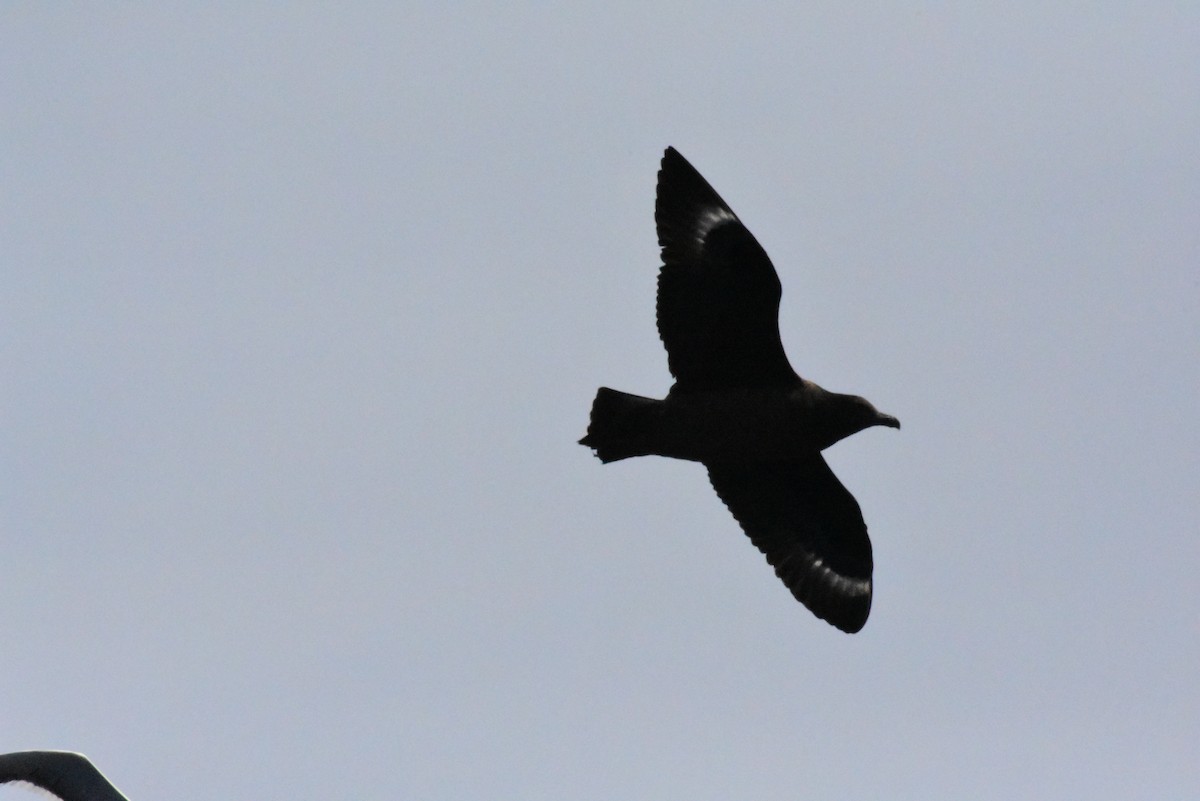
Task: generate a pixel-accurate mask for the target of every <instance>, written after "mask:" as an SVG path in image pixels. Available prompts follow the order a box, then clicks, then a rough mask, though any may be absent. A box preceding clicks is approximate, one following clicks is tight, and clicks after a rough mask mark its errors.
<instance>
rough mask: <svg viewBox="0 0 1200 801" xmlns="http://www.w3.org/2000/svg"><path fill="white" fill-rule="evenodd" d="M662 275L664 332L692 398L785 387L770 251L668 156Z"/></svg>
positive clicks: (658, 214)
mask: <svg viewBox="0 0 1200 801" xmlns="http://www.w3.org/2000/svg"><path fill="white" fill-rule="evenodd" d="M654 221H655V223H656V225H657V227H658V243H659V245H660V246H661V247H662V260H663V266H662V270H661V272H660V273H659V275H658V333H659V336H660V337H662V341H663V344H664V345H665V346H666V348H667V361H668V364H669V365H670V368H671V374H672V375H674V376H675V378H676V380H677V381H678V383H679V385H680V386H681V387H683V388H687V389H716V388H725V387H738V386H788V385H790V384H794V383H795V382H796V381H797V380H798V379H797V377H796V373H795V371H794V370H792V367H791V365H789V364H788V360H787V356H786V355H784V352H783V344H782V343H781V342H780V339H779V297H780V285H779V277H778V276H777V275H776V274H775V268H774V266H772V264H771V260H770V259H769V258H767V254H766V251H764V250H763V249H762V246H761V245H759V244H758V241H757V240H755V238H754V235H753V234H751V233H750V231H749V230H747V228H746V226H744V225H742V223H741V221H740V220H739V219H738V218H737V215H735V214H734V213H733V211H732V210H731V209H730V208H729V206H728V205H726V203H725V201H723V200H721V197H720V195H718V194H717V193H716V192H715V191H714V190H713V188H712V187H711V186H709V184H708V181H705V180H704V178H703V177H702V176H701V175H700V173H698V172H696V169H695V168H694V167H693V166H692V165H691V164H689V163H688V162H687V160H686V159H684V157H683V156H681V155H679V153H678V151H676V150H675V149H674V148H667V152H666V154H665V155H664V156H663V160H662V169H660V170H659V172H658V197H657V201H656V203H655V207H654Z"/></svg>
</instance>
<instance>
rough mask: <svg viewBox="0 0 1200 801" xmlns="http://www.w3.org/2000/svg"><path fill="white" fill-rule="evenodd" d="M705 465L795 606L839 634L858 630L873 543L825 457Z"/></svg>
mask: <svg viewBox="0 0 1200 801" xmlns="http://www.w3.org/2000/svg"><path fill="white" fill-rule="evenodd" d="M705 466H706V467H707V468H708V477H709V480H711V481H712V485H713V488H714V489H716V491H717V494H718V495H719V496H721V500H722V501H724V502H725V505H726V506H728V507H729V511H730V512H732V513H733V516H734V517H735V518H737V521H738V523H740V524H741V526H742V528H743V529H744V530H745V532H746V534H748V535H749V536H750V539H751V541H753V542H754V544H755V545H756V546H757V547H758V549H759V550H760V551H762V552H763V553H764V554H766V557H767V561H768V562H770V563H771V565H772V566H774V568H775V575H777V576H779V578H780V579H782V580H783V583H784V584H786V585H787V588H788V589H789V590H791V591H792V595H794V596H796V600H798V601H800V603H802V604H804V605H805V606H807V607H808V608H809V610H811V611H812V613H813V614H815V615H816V616H817V617H819V618H821V619H822V620H825V621H828V622H829V623H831V624H833V625H834V626H837V627H838V628H839V629H841V630H842V631H846V632H850V633H853V632H856V631H858V630H859V629H861V628H862V627H863V626H864V625H865V624H866V622H867V615H868V614H869V613H870V611H871V568H872V560H871V541H870V540H869V539H868V538H867V525H866V523H865V522H863V517H862V512H861V511H860V510H859V507H858V502H857V501H855V500H854V496H853V495H851V494H850V492H849V490H847V489H846V488H845V487H844V486H842V482H840V481H838V479H837V476H835V475H834V474H833V471H832V470H830V469H829V465H828V464H826V462H825V459H824V458H823V457H822V456H821V455H820V454H819V453H817V454H813V455H812V456H809V457H805V458H804V459H801V460H791V461H786V462H763V463H755V464H749V465H747V464H725V463H706V465H705Z"/></svg>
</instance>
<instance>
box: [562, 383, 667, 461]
mask: <svg viewBox="0 0 1200 801" xmlns="http://www.w3.org/2000/svg"><path fill="white" fill-rule="evenodd" d="M660 404H662V401H659V400H654V399H653V398H644V397H642V396H641V395H631V394H629V393H628V392H618V391H617V390H615V389H609V388H608V387H601V388H600V389H599V390H598V391H597V392H596V400H594V401H592V418H591V422H590V423H589V425H588V430H587V436H585V437H584V438H583V439H581V440H579V444H580V445H586V446H588V447H589V448H591V449H593V450H594V451H595V452H596V456H598V457H600V461H602V462H605V463H608V462H615V461H617V460H618V459H628V458H629V457H631V456H647V455H649V454H651V453H653V452H654V450H653V434H654V426H655V416H656V414H657V412H658V408H659V406H660Z"/></svg>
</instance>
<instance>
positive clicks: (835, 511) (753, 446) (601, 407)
mask: <svg viewBox="0 0 1200 801" xmlns="http://www.w3.org/2000/svg"><path fill="white" fill-rule="evenodd" d="M655 222H656V223H657V227H658V238H659V244H660V245H661V247H662V258H663V266H662V269H661V271H660V273H659V279H658V304H657V308H658V330H659V335H660V336H661V338H662V340H663V344H664V345H665V346H666V348H667V358H668V364H669V366H670V369H671V373H672V374H673V375H674V376H675V384H674V386H673V387H672V388H671V391H670V392H669V393H668V394H667V397H666V398H664V399H663V400H656V399H653V398H645V397H642V396H639V395H631V394H629V393H626V392H619V391H617V390H613V389H608V388H606V387H605V388H601V389H600V390H599V392H598V393H597V394H596V400H595V402H594V403H593V405H592V415H591V423H590V424H589V426H588V432H587V436H585V437H584V438H583V439H582V440H580V442H581V443H582V444H584V445H587V446H589V447H591V448H593V449H594V450H595V451H596V455H597V456H599V457H600V459H601V460H602V461H604V462H612V461H617V460H620V459H625V458H629V457H632V456H648V455H657V456H667V457H671V458H676V459H686V460H690V461H697V462H701V463H703V464H704V465H705V466H706V467H707V468H708V473H709V479H710V480H711V482H712V484H713V487H714V488H715V489H716V490H717V494H718V495H720V496H721V499H722V500H723V501H724V502H725V504H726V506H728V507H729V509H730V511H731V512H732V513H733V515H734V517H735V518H737V520H738V522H739V523H740V524H741V525H742V528H743V529H744V530H745V531H746V533H747V534H748V535H749V536H750V538H751V540H752V541H753V542H754V544H755V545H756V546H758V548H759V549H760V550H762V551H763V553H765V554H766V556H767V560H768V561H769V562H770V563H771V564H772V565H774V566H775V571H776V574H777V575H779V577H780V578H781V579H783V581H784V583H785V584H786V585H787V586H788V588H789V589H790V590H791V591H792V594H793V595H795V597H796V598H797V599H799V600H800V601H801V602H803V603H804V604H805V605H806V606H807V607H808V608H809V609H811V610H812V611H813V612H814V613H815V614H816V615H817V616H818V617H821V618H822V619H824V620H827V621H829V622H830V623H832V624H833V625H835V626H837V627H838V628H840V629H842V630H844V631H849V632H853V631H858V630H859V629H860V628H862V626H863V624H865V623H866V619H867V615H868V613H869V612H870V607H871V572H872V568H873V562H872V557H871V543H870V540H869V539H868V538H867V529H866V524H865V523H864V522H863V520H862V514H861V512H860V511H859V508H858V503H857V502H856V501H855V500H854V497H853V496H852V495H850V493H849V492H847V491H846V489H845V487H843V486H842V485H841V483H840V482H839V481H838V480H837V477H836V476H834V475H833V472H832V471H830V470H829V467H828V465H827V464H826V463H825V460H824V458H823V457H822V456H821V451H822V450H824V449H825V448H827V447H829V446H830V445H832V444H834V443H835V442H838V441H839V440H841V439H844V438H845V437H848V436H850V435H851V434H854V433H855V432H857V431H861V430H863V429H864V428H868V427H870V426H876V425H882V426H889V427H893V428H899V427H900V423H899V421H897V420H896V418H894V417H891V416H890V415H885V414H882V413H880V412H879V411H877V410H876V409H875V407H874V406H872V405H871V404H870V403H868V402H867V401H866V400H864V399H863V398H860V397H858V396H856V395H843V394H839V393H833V392H828V391H826V390H824V389H822V388H821V387H819V386H818V385H816V384H814V383H813V382H811V381H807V380H805V379H803V378H801V377H800V376H799V375H798V374H797V373H796V372H795V370H793V369H792V367H791V365H790V363H789V362H788V359H787V356H786V355H785V354H784V351H783V344H782V342H781V340H780V337H779V299H780V296H781V292H782V290H781V286H780V283H779V278H778V276H777V275H776V273H775V268H774V266H773V265H772V264H771V261H770V259H769V258H768V257H767V254H766V252H765V251H764V250H763V249H762V247H761V246H760V245H759V244H758V242H757V240H755V239H754V236H753V235H752V234H751V233H750V231H749V230H748V229H747V228H746V227H745V226H744V225H742V223H741V221H740V220H739V219H738V218H737V215H735V214H734V213H733V211H732V210H731V209H730V208H729V206H728V205H727V204H726V203H725V202H724V201H723V200H722V199H721V198H720V196H719V195H717V193H716V192H715V191H714V190H713V188H712V187H711V186H709V184H708V182H707V181H705V180H704V178H703V177H701V175H700V173H698V172H696V170H695V168H693V167H692V165H691V164H689V163H688V162H687V161H686V160H685V159H684V158H683V156H681V155H679V153H678V152H677V151H675V150H674V149H673V148H668V149H667V152H666V154H665V155H664V156H663V162H662V169H661V170H660V171H659V178H658V197H657V203H656V207H655Z"/></svg>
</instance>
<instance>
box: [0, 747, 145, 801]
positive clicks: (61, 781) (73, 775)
mask: <svg viewBox="0 0 1200 801" xmlns="http://www.w3.org/2000/svg"><path fill="white" fill-rule="evenodd" d="M8 782H28V783H29V784H32V785H34V786H35V787H40V788H41V789H43V790H45V791H47V792H49V793H52V794H53V795H56V796H58V797H59V798H61V799H62V801H129V799H127V798H126V797H125V796H124V795H122V794H121V791H120V790H118V789H117V788H116V787H113V785H112V782H110V781H109V780H108V779H106V778H104V774H103V773H101V772H100V771H98V770H96V766H95V765H93V764H92V763H91V762H90V761H89V760H88V758H87V757H85V756H84V755H83V754H76V753H72V752H70V751H16V752H14V753H11V754H0V784H6V783H8Z"/></svg>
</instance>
